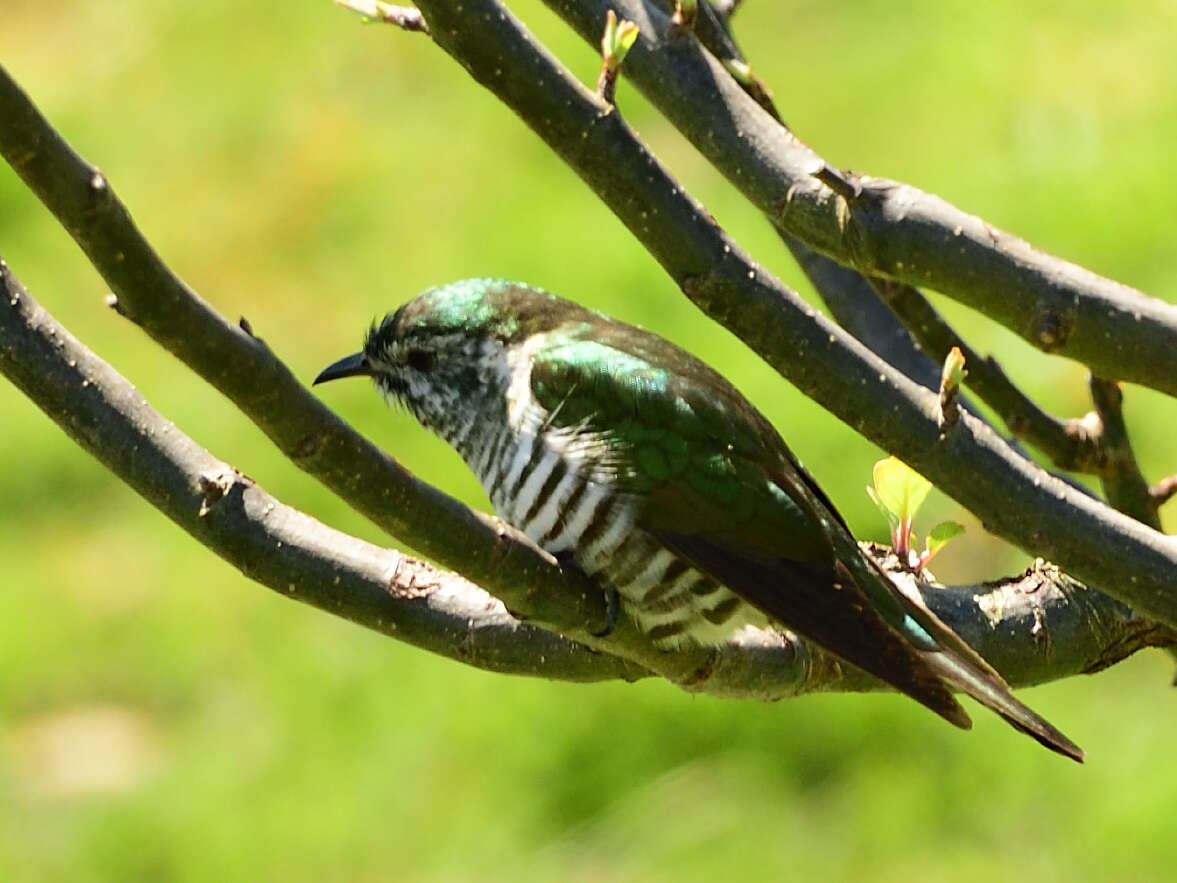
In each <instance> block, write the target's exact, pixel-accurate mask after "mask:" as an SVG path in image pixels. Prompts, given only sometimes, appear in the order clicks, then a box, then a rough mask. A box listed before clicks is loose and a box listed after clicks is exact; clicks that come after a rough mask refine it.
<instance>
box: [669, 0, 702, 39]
mask: <svg viewBox="0 0 1177 883" xmlns="http://www.w3.org/2000/svg"><path fill="white" fill-rule="evenodd" d="M698 13H699V0H674V15H672V16H671V18H670V24H671V28H670V32H671V35H672V36H677V35H680V34H688V33H690V32H691V31H692V30H693V29H694V27H695V17H696V16H697V15H698Z"/></svg>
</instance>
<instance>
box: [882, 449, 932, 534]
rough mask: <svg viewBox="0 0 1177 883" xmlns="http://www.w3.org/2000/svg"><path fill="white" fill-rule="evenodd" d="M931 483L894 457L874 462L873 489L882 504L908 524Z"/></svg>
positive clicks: (929, 488) (921, 503)
mask: <svg viewBox="0 0 1177 883" xmlns="http://www.w3.org/2000/svg"><path fill="white" fill-rule="evenodd" d="M931 489H932V483H931V482H930V481H928V480H927V479H926V478H924V477H923V476H922V475H920V474H919V473H918V472H916V471H915V470H914V469H912V468H911V467H910V466H908V465H907V464H906V463H904V462H903V461H902V460H899V459H896V458H895V457H888V458H887V459H886V460H880V461H879V462H878V463H876V464H875V490H876V491H877V493H878V498H879V500H880V502H881V504H882V506H884V507H886V509H887V510H888V511H890V512H892V513H894V515H895V517H896V518H897V519H898V520H899V521H900V522H904V523H907V524H910V523H911V521H912V519H913V518H915V513H916V512H918V511H919V508H920V506H922V505H923V503H924V499H925V498H926V497H927V496H928V491H930V490H931Z"/></svg>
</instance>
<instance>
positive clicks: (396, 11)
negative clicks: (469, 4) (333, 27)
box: [335, 0, 429, 34]
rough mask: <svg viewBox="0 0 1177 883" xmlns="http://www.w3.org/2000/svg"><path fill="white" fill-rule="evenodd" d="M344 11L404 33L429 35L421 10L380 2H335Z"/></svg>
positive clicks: (371, 0)
mask: <svg viewBox="0 0 1177 883" xmlns="http://www.w3.org/2000/svg"><path fill="white" fill-rule="evenodd" d="M335 2H336V3H338V4H339V5H340V6H342V7H343V8H344V9H350V10H351V11H352V12H358V13H359V14H360V15H362V16H364V18H365V19H366V20H367V21H374V22H375V21H378V22H384V23H386V24H391V25H396V26H397V27H398V28H401V29H402V30H406V31H418V32H420V33H422V34H428V33H429V25H428V24H426V22H425V18H424V17H423V16H422V15H421V10H419V9H414V8H413V7H412V6H395V5H393V4H392V3H381V2H380V0H335Z"/></svg>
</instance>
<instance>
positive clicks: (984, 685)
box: [922, 651, 1083, 763]
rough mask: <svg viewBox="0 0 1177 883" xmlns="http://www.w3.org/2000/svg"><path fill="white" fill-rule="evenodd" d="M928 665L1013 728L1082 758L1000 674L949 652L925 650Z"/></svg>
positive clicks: (1074, 757) (1050, 746) (1064, 737)
mask: <svg viewBox="0 0 1177 883" xmlns="http://www.w3.org/2000/svg"><path fill="white" fill-rule="evenodd" d="M922 655H923V657H924V659H925V661H926V662H927V663H928V666H929V667H930V668H931V669H932V670H933V671H935V672H936V674H938V675H939V676H940V677H942V678H943V679H944V680H945V681H947V682H948V683H950V684H952V685H953V686H955V687H958V688H959V689H961V690H963V691H964V692H965V693H967V694H968V695H970V696H972V697H973V698H974V699H976V700H977V701H978V702H980V703H981V704H982V705H984V706H985V707H986V708H988V709H990V710H992V711H995V712H996V713H997V714H999V715H1001V716H1002V717H1003V718H1005V720H1006V721H1007V722H1008V723H1009V725H1010V726H1012V727H1013V728H1014V729H1016V730H1020V731H1021V732H1023V733H1025V734H1026V735H1027V736H1029V737H1030V738H1032V739H1034V740H1036V741H1037V742H1039V743H1040V744H1042V745H1045V746H1046V747H1047V748H1049V749H1050V750H1051V751H1056V752H1058V753H1059V754H1061V755H1063V756H1064V757H1069V758H1071V760H1074V761H1078V762H1079V763H1082V762H1083V749H1082V748H1080V747H1079V746H1078V745H1076V744H1075V743H1074V742H1072V741H1071V740H1070V739H1068V738H1067V737H1066V736H1064V735H1063V734H1062V733H1061V732H1060V731H1059V730H1058V729H1057V728H1056V727H1054V726H1053V725H1052V724H1051V723H1050V722H1049V721H1047V720H1045V719H1044V718H1043V717H1041V716H1040V715H1038V714H1036V713H1035V712H1034V711H1032V710H1031V709H1029V708H1027V707H1026V706H1025V705H1023V704H1022V703H1021V702H1019V701H1018V700H1017V699H1016V698H1014V695H1013V693H1011V692H1010V690H1009V687H1008V686H1007V685H1006V684H1005V682H1004V681H1003V680H1001V678H1000V676H997V675H996V674H993V673H991V670H990V671H982V670H978V669H977V668H976V667H975V666H973V665H971V664H969V662H968V661H967V660H965V659H961V658H960V657H958V656H955V655H954V654H952V653H951V652H944V651H926V652H924V653H923V654H922Z"/></svg>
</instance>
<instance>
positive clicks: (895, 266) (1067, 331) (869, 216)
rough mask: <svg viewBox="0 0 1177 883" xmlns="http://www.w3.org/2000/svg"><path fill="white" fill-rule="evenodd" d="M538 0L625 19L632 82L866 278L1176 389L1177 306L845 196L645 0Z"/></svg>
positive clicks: (732, 174)
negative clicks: (632, 24)
mask: <svg viewBox="0 0 1177 883" xmlns="http://www.w3.org/2000/svg"><path fill="white" fill-rule="evenodd" d="M421 5H422V7H423V8H427V9H428V8H431V5H430V4H421ZM547 5H549V6H550V7H552V8H553V9H554V10H555V11H556V12H557V13H558V14H560V15H561V16H562V17H563V18H564V19H565V20H566V21H568V22H569V24H571V25H572V26H573V27H574V28H575V29H576V30H577V32H578V33H580V35H581V36H582V37H584V38H585V39H588V40H592V35H593V33H594V30H595V27H596V26H595V24H594V22H596V21H598V20H600V19H601V18H602V17H603V16H604V10H605V9H606V8H608V7H611V8H614V9H616V10H617V12H618V14H619V15H622V16H624V17H625V18H628V19H632V20H633V21H636V22H637V23H638V25H639V26H640V27H641V35H640V37H639V39H638V44H637V45H636V46H635V47H634V50H633V52H632V53H631V55H630V58H629V61H628V63H627V68H626V70H627V74H628V76H629V78H630V80H631V81H632V82H633V83H634V85H636V86H637V87H638V89H640V90H641V91H642V92H643V93H644V94H645V95H646V97H647V98H649V99H650V101H652V102H653V103H654V104H655V106H657V107H658V108H659V109H660V110H661V111H662V112H663V113H664V114H665V115H666V116H667V118H668V119H669V120H670V121H671V122H672V123H673V124H674V125H675V126H676V127H677V128H678V129H679V130H680V131H681V132H683V134H684V135H686V136H687V138H689V139H690V140H691V141H692V143H694V145H695V146H696V147H697V148H698V149H699V150H700V152H702V153H703V154H704V155H705V156H706V157H707V158H708V159H709V160H710V161H711V162H712V164H713V165H715V167H716V168H717V169H719V170H720V171H721V172H722V173H723V174H724V175H725V176H727V178H728V179H729V180H731V181H732V182H733V183H734V184H735V185H736V186H737V187H739V188H740V190H741V191H742V192H743V193H744V194H745V196H747V197H748V199H749V200H751V201H752V202H753V204H755V205H756V206H758V207H759V208H760V209H761V210H762V211H764V212H766V213H767V214H768V216H769V217H770V218H771V219H772V220H773V221H774V223H778V224H780V225H781V226H783V227H784V228H785V229H786V230H788V231H789V232H790V233H792V234H793V235H795V236H797V237H798V238H799V239H802V240H803V241H805V242H806V243H807V244H808V245H809V246H811V247H812V248H814V249H816V250H817V251H820V252H822V253H824V254H828V255H830V256H831V257H834V258H835V259H837V260H838V261H839V262H840V263H843V264H846V265H848V266H852V267H854V268H856V269H858V270H860V271H862V272H863V273H864V274H866V275H868V276H884V277H888V278H892V279H895V280H897V281H901V282H906V283H908V284H910V285H914V286H923V287H926V288H929V289H933V290H936V291H941V292H943V293H944V294H947V295H948V296H950V297H952V298H954V299H956V300H958V301H960V302H961V303H964V304H967V305H969V306H971V307H974V308H975V309H978V310H980V311H981V312H983V313H985V314H986V315H988V316H990V317H991V318H993V319H995V320H997V321H998V322H1001V323H1002V324H1003V325H1005V326H1006V327H1008V328H1009V329H1010V330H1012V331H1014V332H1015V333H1017V334H1019V335H1020V336H1022V337H1023V338H1024V339H1026V340H1027V341H1029V342H1030V343H1031V344H1033V345H1034V346H1037V347H1039V348H1040V349H1042V350H1044V351H1046V352H1055V353H1059V354H1061V355H1065V356H1068V357H1070V358H1073V359H1076V360H1078V361H1080V362H1084V363H1086V364H1087V365H1089V366H1090V367H1091V368H1092V371H1093V372H1095V373H1096V374H1101V375H1106V376H1115V377H1119V378H1120V379H1122V380H1127V381H1131V382H1135V383H1141V384H1144V385H1146V386H1151V387H1154V388H1156V389H1159V390H1162V391H1164V392H1167V393H1170V394H1177V362H1175V361H1174V360H1173V359H1172V357H1171V356H1172V353H1173V352H1175V351H1177V307H1175V306H1173V305H1170V304H1167V303H1165V302H1163V301H1160V300H1157V299H1155V298H1151V297H1148V296H1147V295H1145V294H1143V293H1141V292H1139V291H1136V290H1135V289H1132V288H1129V287H1128V286H1125V285H1121V284H1119V283H1117V282H1113V281H1111V280H1108V279H1104V278H1102V277H1099V276H1097V275H1095V274H1094V273H1091V272H1090V271H1088V270H1085V269H1083V268H1081V267H1078V266H1076V265H1075V264H1072V263H1069V262H1068V261H1064V260H1062V259H1060V258H1057V257H1054V256H1051V255H1047V254H1045V253H1043V252H1040V251H1038V250H1036V249H1034V248H1033V247H1031V246H1030V245H1029V244H1028V243H1026V242H1024V241H1023V240H1021V239H1018V238H1017V237H1015V236H1012V235H1010V234H1008V233H1005V232H1002V231H1000V230H997V229H996V228H994V227H992V226H991V225H989V224H987V223H985V222H984V221H982V220H981V219H980V218H977V217H976V216H974V215H970V214H967V213H965V212H962V211H960V210H959V209H957V208H955V207H953V206H951V205H949V204H948V203H946V202H944V201H943V200H941V199H939V198H938V197H936V196H933V195H931V194H928V193H924V192H922V191H920V190H918V189H916V188H914V187H911V186H908V185H905V184H901V183H899V182H896V181H889V180H886V179H882V178H872V177H868V176H853V181H854V183H855V184H856V186H857V188H858V193H857V194H856V195H855V196H854V198H851V199H847V198H845V197H843V196H840V195H838V194H836V193H834V192H833V191H832V190H830V189H829V188H828V187H826V186H825V185H823V184H822V183H821V182H820V181H819V180H818V179H817V178H816V177H815V173H816V172H818V171H819V170H821V169H824V168H828V166H827V164H826V163H825V162H824V161H823V160H822V159H821V158H820V157H819V156H818V155H817V154H816V153H814V151H813V150H811V149H810V148H809V147H807V146H806V145H804V144H802V143H801V142H800V141H799V140H798V139H797V138H796V137H795V136H793V135H792V134H791V133H790V132H788V131H786V130H784V129H782V127H781V126H780V125H779V124H778V123H777V121H776V120H775V119H773V117H772V116H771V115H770V114H769V113H768V112H767V111H765V110H764V109H763V108H762V107H761V106H760V104H759V103H758V102H757V101H756V100H755V99H754V98H752V97H750V96H749V95H748V94H747V93H746V92H745V91H744V89H743V88H742V87H741V86H740V84H739V83H737V82H736V81H735V80H734V79H733V78H732V77H731V75H730V74H729V73H728V71H727V70H726V69H725V67H724V65H723V64H722V63H721V62H720V61H718V60H717V59H716V58H714V57H713V56H712V55H711V54H710V53H708V52H706V51H705V50H704V49H703V48H702V46H701V45H700V44H699V43H698V42H697V41H694V40H687V39H675V38H673V36H672V35H671V33H670V22H669V18H668V16H667V15H666V14H665V13H664V12H662V11H661V10H659V9H657V8H656V7H654V6H653V5H652V4H650V3H647V2H644V0H547ZM427 15H429V13H428V11H427Z"/></svg>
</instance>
